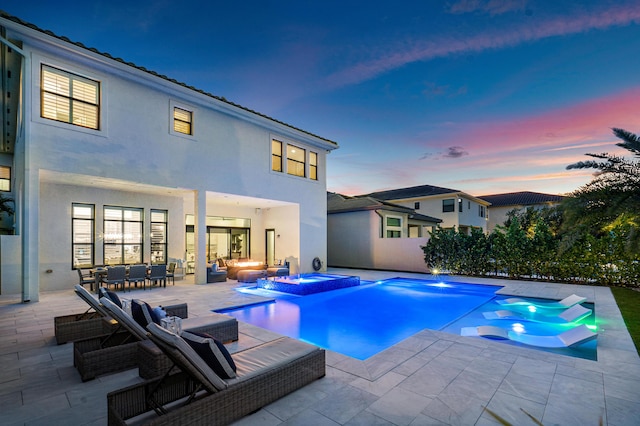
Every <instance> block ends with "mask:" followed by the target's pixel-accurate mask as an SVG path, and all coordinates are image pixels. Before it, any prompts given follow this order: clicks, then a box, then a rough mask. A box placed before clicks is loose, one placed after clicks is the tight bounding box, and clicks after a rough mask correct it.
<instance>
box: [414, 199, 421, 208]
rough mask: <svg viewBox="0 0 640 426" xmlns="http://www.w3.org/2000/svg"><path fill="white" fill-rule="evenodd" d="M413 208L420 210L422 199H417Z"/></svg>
mask: <svg viewBox="0 0 640 426" xmlns="http://www.w3.org/2000/svg"><path fill="white" fill-rule="evenodd" d="M413 209H414V210H420V201H416V202H415V203H413Z"/></svg>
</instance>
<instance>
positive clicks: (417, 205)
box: [367, 185, 490, 233]
mask: <svg viewBox="0 0 640 426" xmlns="http://www.w3.org/2000/svg"><path fill="white" fill-rule="evenodd" d="M367 196H369V197H372V198H375V199H377V200H381V201H389V202H393V203H394V204H398V205H401V206H404V207H407V208H411V209H413V210H415V211H416V213H420V214H423V215H428V216H432V217H436V218H438V219H441V220H442V223H441V224H440V226H441V227H442V228H455V229H457V230H458V231H459V232H466V233H468V232H470V230H471V229H472V228H477V229H481V230H482V231H483V232H486V231H487V207H488V206H489V204H490V203H489V202H487V201H485V200H483V199H480V198H478V197H474V196H472V195H469V194H467V193H465V192H462V191H458V190H456V189H449V188H442V187H438V186H432V185H420V186H413V187H409V188H400V189H391V190H388V191H380V192H373V193H371V194H367Z"/></svg>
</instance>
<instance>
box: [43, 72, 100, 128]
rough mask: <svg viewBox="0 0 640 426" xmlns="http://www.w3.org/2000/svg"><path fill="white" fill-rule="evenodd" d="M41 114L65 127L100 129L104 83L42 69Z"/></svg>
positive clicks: (67, 73)
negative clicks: (61, 123)
mask: <svg viewBox="0 0 640 426" xmlns="http://www.w3.org/2000/svg"><path fill="white" fill-rule="evenodd" d="M41 77H42V81H41V102H40V111H41V112H40V114H41V116H42V117H43V118H48V119H51V120H55V121H61V122H63V123H69V124H73V125H76V126H81V127H87V128H89V129H95V130H98V129H99V128H100V83H99V82H98V81H95V80H91V79H88V78H85V77H81V76H79V75H75V74H72V73H69V72H66V71H62V70H59V69H57V68H53V67H50V66H48V65H44V64H43V65H42V73H41Z"/></svg>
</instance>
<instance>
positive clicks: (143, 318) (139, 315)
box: [131, 299, 160, 328]
mask: <svg viewBox="0 0 640 426" xmlns="http://www.w3.org/2000/svg"><path fill="white" fill-rule="evenodd" d="M131 316H132V317H133V319H134V320H136V322H137V323H138V324H140V326H141V327H142V328H146V327H147V326H148V325H149V324H150V323H152V322H153V323H155V324H158V325H160V318H158V315H156V313H155V312H153V309H152V308H151V306H149V304H148V303H147V302H145V301H142V300H140V299H133V300H132V301H131Z"/></svg>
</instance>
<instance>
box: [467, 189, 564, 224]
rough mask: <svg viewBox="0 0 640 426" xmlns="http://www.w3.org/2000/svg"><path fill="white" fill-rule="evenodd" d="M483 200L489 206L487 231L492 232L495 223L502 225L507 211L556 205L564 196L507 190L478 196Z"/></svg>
mask: <svg viewBox="0 0 640 426" xmlns="http://www.w3.org/2000/svg"><path fill="white" fill-rule="evenodd" d="M478 198H480V199H482V200H485V201H487V202H489V203H491V205H490V206H489V220H488V222H487V232H493V230H494V229H495V227H496V225H502V224H503V223H504V222H505V221H506V220H507V213H509V212H510V211H512V210H514V209H515V210H523V209H526V208H529V207H531V208H534V209H542V208H545V207H551V206H555V205H558V204H560V203H561V202H562V200H563V199H564V198H565V197H564V196H562V195H554V194H543V193H541V192H529V191H522V192H508V193H505V194H492V195H483V196H481V197H478Z"/></svg>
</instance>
